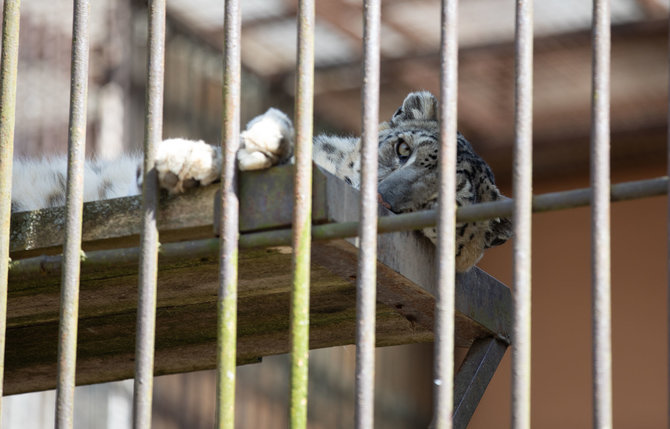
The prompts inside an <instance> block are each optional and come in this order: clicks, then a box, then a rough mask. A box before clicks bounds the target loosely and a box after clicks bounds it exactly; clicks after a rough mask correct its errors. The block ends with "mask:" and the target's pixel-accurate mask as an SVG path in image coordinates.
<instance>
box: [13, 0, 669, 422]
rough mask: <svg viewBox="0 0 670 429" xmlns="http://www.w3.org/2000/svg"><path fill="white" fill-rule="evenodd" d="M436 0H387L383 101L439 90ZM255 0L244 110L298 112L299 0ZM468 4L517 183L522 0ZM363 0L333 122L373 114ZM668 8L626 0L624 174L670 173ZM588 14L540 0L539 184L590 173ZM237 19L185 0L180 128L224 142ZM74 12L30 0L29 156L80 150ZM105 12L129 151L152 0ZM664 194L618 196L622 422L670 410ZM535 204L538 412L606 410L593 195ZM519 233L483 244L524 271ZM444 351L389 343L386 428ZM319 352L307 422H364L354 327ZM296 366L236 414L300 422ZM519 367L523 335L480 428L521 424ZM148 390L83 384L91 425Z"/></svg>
mask: <svg viewBox="0 0 670 429" xmlns="http://www.w3.org/2000/svg"><path fill="white" fill-rule="evenodd" d="M439 3H440V2H439V1H437V0H384V1H383V7H382V10H383V12H382V19H383V23H382V51H381V55H382V63H381V64H382V70H381V77H382V84H381V109H380V110H381V111H380V115H381V118H382V119H384V118H388V117H390V116H391V114H392V113H393V112H394V111H395V109H396V108H397V106H398V105H399V104H400V103H401V102H402V99H403V98H404V96H405V95H406V94H407V93H408V92H410V91H413V90H419V89H428V90H430V91H432V92H433V93H435V94H437V93H439V90H438V88H439V56H438V48H439V12H438V11H439ZM241 4H242V15H243V16H242V18H243V34H242V61H243V79H242V85H243V91H242V94H243V100H242V117H243V121H244V122H246V121H248V120H249V119H250V118H252V117H253V116H254V115H257V114H259V113H262V112H263V111H264V110H266V109H267V108H268V107H270V106H275V107H279V108H282V109H283V110H284V111H285V112H287V113H288V114H289V115H290V116H292V109H293V99H292V93H293V82H294V74H293V70H292V69H293V65H294V61H295V20H294V16H295V12H296V5H297V2H296V1H295V0H245V1H243V2H241ZM0 7H1V6H0ZM459 9H460V22H459V35H460V56H459V58H460V59H459V61H460V62H459V99H458V104H459V111H458V115H459V116H458V122H459V129H460V130H461V132H463V134H465V135H466V137H468V139H470V141H471V142H472V143H473V145H474V147H475V149H476V150H477V151H478V152H479V153H480V154H481V155H482V156H483V157H484V158H485V159H486V160H487V161H488V162H489V164H491V166H492V168H493V170H494V172H495V173H496V177H497V180H498V182H499V184H500V186H501V188H502V189H503V190H504V191H505V192H506V193H507V195H511V167H512V161H511V160H512V142H513V139H514V130H513V120H514V116H513V107H514V99H513V94H514V57H513V55H514V46H513V36H514V1H512V0H465V1H462V2H460V5H459ZM361 12H362V5H361V0H317V8H316V13H317V29H316V52H315V54H316V64H317V72H316V80H315V94H316V96H315V123H316V131H317V132H319V131H329V132H338V133H344V134H356V133H358V132H359V130H360V56H361V43H360V37H361V34H362V24H361V23H362V18H361ZM667 14H668V5H667V2H666V1H662V0H612V21H613V28H612V110H611V117H612V132H611V136H612V155H611V157H612V172H613V182H615V183H616V182H620V181H626V180H634V179H641V178H649V177H655V176H659V175H665V174H666V173H665V171H666V155H665V150H666V149H665V148H666V135H667V89H668V88H667V81H668V67H667V64H668V60H667V58H668V57H667V55H668V54H667V52H668V42H667V40H668V26H667ZM590 19H591V4H590V2H584V1H581V0H564V1H561V2H556V1H551V0H536V1H535V31H536V39H535V68H534V97H535V100H534V124H533V133H534V192H535V193H543V192H550V191H556V190H566V189H572V188H575V187H586V186H588V174H589V173H588V163H589V159H588V148H589V121H590V85H591V83H590V79H591V77H590V71H591V47H590V30H589V26H590ZM222 22H223V2H222V1H220V0H191V1H186V0H169V1H168V31H167V48H166V64H165V113H164V116H165V118H164V136H165V137H175V136H183V137H190V138H202V139H205V140H206V141H208V142H210V143H213V144H218V143H219V139H220V118H221V74H222V58H221V46H222V42H223V32H222ZM71 25H72V18H71V4H70V2H67V1H64V0H31V1H27V2H23V4H22V18H21V38H20V62H19V80H18V82H19V83H18V95H17V96H18V100H17V122H16V125H17V128H16V139H15V141H16V143H15V152H16V154H17V156H43V155H49V154H52V153H64V152H65V148H66V147H67V117H68V97H69V68H70V43H71V40H70V34H71ZM91 29H92V38H91V61H90V70H91V72H90V83H89V114H88V118H89V125H88V135H87V154H89V155H90V156H97V157H102V158H113V157H115V156H118V155H119V154H120V153H122V152H123V151H128V150H138V149H139V148H140V147H141V144H142V139H143V124H142V117H143V115H142V112H143V109H144V81H145V62H146V52H145V40H146V14H145V4H144V2H143V1H139V0H117V1H111V0H98V1H96V2H92V6H91ZM666 207H667V199H666V198H665V197H657V198H650V199H645V200H638V201H632V202H626V203H615V204H614V205H613V206H612V246H613V247H612V258H613V259H612V278H613V317H614V321H613V328H614V334H613V335H614V336H613V347H614V355H613V365H614V367H613V374H614V407H615V414H614V422H615V425H616V427H618V428H631V429H638V428H658V427H665V426H667V424H668V421H667V403H668V394H667V380H668V371H667V367H668V365H667V362H668V355H667V341H668V340H667V338H668V329H667V322H666V320H667V316H666V314H667V309H666V300H667V284H668V281H667V265H666V263H667V250H666V247H667V244H666V243H667V239H666V237H667V209H666ZM533 221H534V226H533V288H534V289H533V349H532V354H533V367H532V377H533V378H532V392H533V393H532V423H533V427H538V428H566V427H569V428H587V427H591V411H590V410H591V322H590V308H591V298H590V296H591V295H590V256H589V252H590V250H589V249H590V238H589V237H590V233H589V225H590V221H589V209H588V208H582V209H573V210H566V211H561V212H553V213H546V214H538V215H535V217H534V219H533ZM511 248H512V246H511V244H507V245H504V246H502V247H500V248H495V249H492V250H490V251H489V252H488V253H487V255H486V256H485V258H484V259H483V260H482V262H481V263H480V266H481V267H482V268H483V269H485V270H486V271H487V272H489V273H490V274H491V275H493V276H495V277H497V278H498V279H500V280H501V281H503V282H505V283H506V284H508V285H509V284H511V281H512V278H511V272H512V267H511V263H512V257H511ZM159 293H160V292H159ZM431 354H432V345H431V344H421V345H407V346H397V347H391V348H383V349H378V354H377V373H376V377H377V391H376V395H377V397H376V402H377V404H376V414H377V417H376V423H377V427H380V428H418V427H426V426H427V424H428V422H429V421H430V414H431V406H432V405H431V394H432V392H431V368H432V356H431ZM459 354H461V355H462V351H459ZM310 359H311V360H310V399H309V401H310V402H309V404H310V409H309V419H310V428H348V427H351V426H352V424H353V383H354V376H353V374H354V349H353V346H347V347H341V348H335V349H325V350H316V351H312V353H311V358H310ZM288 368H289V364H288V357H287V356H275V357H269V358H266V359H264V360H263V362H262V363H259V364H253V365H246V366H242V367H239V369H238V384H237V391H238V392H237V416H238V417H237V427H240V428H254V429H256V428H282V427H287V420H288V418H287V415H288V409H287V404H288V395H287V393H288ZM509 379H510V366H509V353H508V354H507V356H506V357H505V359H504V360H503V364H502V365H501V367H500V369H499V370H498V372H497V374H496V376H495V377H494V379H493V381H492V383H491V385H490V386H489V389H488V391H487V393H486V395H485V396H484V399H483V401H482V403H481V404H480V407H479V408H478V411H477V412H476V414H475V416H474V418H473V421H472V423H471V425H470V427H472V428H506V427H509V407H510V393H509V392H510V387H509ZM214 382H215V376H214V374H213V373H212V372H198V373H191V374H181V375H175V376H165V377H159V378H157V379H156V381H155V397H154V427H156V428H201V427H202V428H205V427H207V428H209V427H212V425H213V419H214ZM131 395H132V383H131V382H130V383H129V382H127V381H126V382H121V383H110V384H105V385H97V386H90V387H81V388H78V389H77V402H76V407H77V414H76V419H75V425H76V426H77V427H82V428H84V427H96V428H105V427H109V428H112V427H125V426H129V422H130V415H131V413H132V411H131V410H132V405H131V402H130V401H131ZM53 402H54V401H53V392H51V393H42V394H29V395H18V396H14V397H10V398H6V402H5V403H4V404H5V405H3V411H4V412H3V422H2V423H3V426H4V427H10V428H23V427H48V426H50V425H51V424H52V421H53ZM103 410H104V412H103Z"/></svg>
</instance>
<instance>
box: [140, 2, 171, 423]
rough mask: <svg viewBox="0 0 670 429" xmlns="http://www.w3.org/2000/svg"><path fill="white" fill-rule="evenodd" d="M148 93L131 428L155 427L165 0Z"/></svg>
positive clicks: (155, 18)
mask: <svg viewBox="0 0 670 429" xmlns="http://www.w3.org/2000/svg"><path fill="white" fill-rule="evenodd" d="M148 19H149V22H148V26H149V28H148V43H147V45H148V55H147V92H146V101H145V119H144V178H143V182H142V232H141V237H140V269H139V276H138V277H139V278H138V282H139V285H138V286H139V299H138V303H137V337H136V338H137V339H136V345H135V381H134V406H133V427H134V428H136V429H146V428H150V427H151V404H152V394H153V376H154V343H155V337H156V334H155V326H156V282H157V280H156V276H157V272H158V228H157V227H156V208H157V206H158V179H157V175H156V170H155V168H154V159H155V153H156V146H157V145H158V144H159V143H160V141H161V140H162V136H163V75H164V73H163V70H164V64H165V0H151V1H150V2H149V16H148Z"/></svg>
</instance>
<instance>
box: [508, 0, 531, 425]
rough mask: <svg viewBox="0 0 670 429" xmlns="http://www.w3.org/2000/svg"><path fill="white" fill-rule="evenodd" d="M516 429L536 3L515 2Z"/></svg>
mask: <svg viewBox="0 0 670 429" xmlns="http://www.w3.org/2000/svg"><path fill="white" fill-rule="evenodd" d="M515 44H516V53H515V55H516V58H515V60H516V87H515V91H516V94H515V134H516V136H515V141H514V173H513V181H514V184H513V187H514V191H513V192H514V212H513V219H514V237H515V239H514V294H513V296H514V325H513V334H512V336H513V344H514V347H512V428H514V429H528V428H530V368H531V328H530V327H531V230H532V204H533V164H532V163H533V2H532V0H530V1H529V0H517V2H516V34H515Z"/></svg>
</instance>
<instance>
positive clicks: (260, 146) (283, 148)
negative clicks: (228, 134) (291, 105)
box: [237, 108, 295, 171]
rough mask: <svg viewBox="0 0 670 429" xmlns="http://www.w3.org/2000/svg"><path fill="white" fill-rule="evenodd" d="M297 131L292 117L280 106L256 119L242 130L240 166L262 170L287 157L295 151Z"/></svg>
mask: <svg viewBox="0 0 670 429" xmlns="http://www.w3.org/2000/svg"><path fill="white" fill-rule="evenodd" d="M294 135H295V131H294V130H293V125H292V124H291V120H290V119H289V118H288V117H287V116H286V115H285V114H284V113H282V112H281V111H279V110H277V109H273V108H271V109H269V110H268V111H267V112H265V113H264V114H262V115H260V116H257V117H256V118H254V119H252V120H251V122H249V124H248V125H247V129H246V130H245V131H243V132H242V133H241V134H240V140H241V142H240V150H239V151H238V153H237V160H238V166H239V169H240V170H242V171H245V170H259V169H263V168H268V167H271V166H273V165H277V164H280V163H282V162H285V161H287V160H288V159H289V158H290V157H291V155H292V154H293V139H294Z"/></svg>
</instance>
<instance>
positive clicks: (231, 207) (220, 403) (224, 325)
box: [216, 0, 241, 429]
mask: <svg viewBox="0 0 670 429" xmlns="http://www.w3.org/2000/svg"><path fill="white" fill-rule="evenodd" d="M240 31H241V16H240V5H239V1H238V0H226V2H225V13H224V37H225V44H224V68H223V138H222V140H221V145H222V147H221V151H222V155H223V162H222V165H221V168H222V171H221V207H220V208H221V211H220V213H221V223H220V224H221V240H220V246H221V247H220V259H219V269H220V271H219V292H218V301H217V332H218V335H217V350H216V354H217V372H216V426H217V427H218V428H220V429H222V428H229V429H232V428H233V427H234V426H235V363H236V357H237V344H236V342H237V258H238V248H237V245H238V243H237V241H238V235H239V232H238V231H239V200H238V197H237V163H236V162H235V161H236V156H237V150H238V148H239V146H240V83H241V77H240V76H241V65H240Z"/></svg>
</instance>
